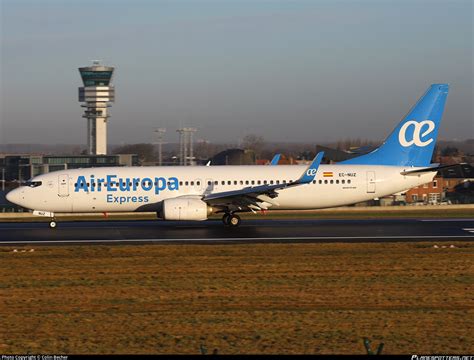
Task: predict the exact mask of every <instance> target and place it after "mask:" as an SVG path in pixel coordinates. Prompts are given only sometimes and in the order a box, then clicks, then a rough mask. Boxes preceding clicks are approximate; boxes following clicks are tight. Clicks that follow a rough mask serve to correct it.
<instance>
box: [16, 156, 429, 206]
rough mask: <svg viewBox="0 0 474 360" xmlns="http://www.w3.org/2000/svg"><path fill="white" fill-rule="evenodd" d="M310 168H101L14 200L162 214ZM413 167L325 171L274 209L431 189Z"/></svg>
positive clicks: (46, 182) (292, 177)
mask: <svg viewBox="0 0 474 360" xmlns="http://www.w3.org/2000/svg"><path fill="white" fill-rule="evenodd" d="M305 169H306V166H296V165H278V166H261V165H260V166H192V167H181V166H179V167H178V166H169V167H168V166H167V167H104V168H87V169H74V170H63V171H57V172H53V173H48V174H43V175H39V176H36V177H35V178H33V179H32V180H31V185H30V186H21V187H19V188H18V189H16V190H14V191H12V192H11V193H9V199H10V200H11V201H12V202H15V203H16V204H18V205H21V206H23V207H25V208H28V209H32V210H39V211H47V212H54V213H61V212H68V213H69V212H73V213H90V212H130V211H134V212H135V211H138V212H139V211H147V212H148V211H159V210H160V208H161V205H162V202H163V201H164V200H166V199H171V198H177V197H183V196H196V197H197V198H199V197H203V196H205V195H208V194H213V193H219V192H225V191H232V190H240V189H244V188H248V187H254V186H259V185H265V184H266V185H274V184H282V183H290V182H293V181H296V180H297V179H298V178H299V177H300V175H301V173H303V172H304V171H305ZM412 169H416V168H410V167H399V166H379V165H337V164H336V165H321V166H320V167H319V170H318V172H317V175H316V177H315V178H314V180H313V181H311V182H310V183H309V184H304V185H299V186H294V187H288V188H284V189H280V190H277V193H278V196H277V197H276V198H275V199H274V200H275V201H274V202H273V203H272V204H271V205H270V209H288V210H291V209H320V208H328V207H336V206H343V205H350V204H355V203H358V202H361V201H366V200H371V199H374V198H379V197H382V196H387V195H391V194H394V193H398V192H401V191H404V190H407V189H410V188H412V187H415V186H419V185H422V184H424V183H427V182H430V181H431V180H432V179H433V177H434V176H435V174H436V172H429V173H420V174H417V175H409V176H406V175H402V174H401V172H402V171H405V170H412Z"/></svg>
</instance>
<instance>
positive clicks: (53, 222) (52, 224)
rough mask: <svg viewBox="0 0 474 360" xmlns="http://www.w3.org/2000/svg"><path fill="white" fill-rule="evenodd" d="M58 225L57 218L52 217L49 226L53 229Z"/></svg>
mask: <svg viewBox="0 0 474 360" xmlns="http://www.w3.org/2000/svg"><path fill="white" fill-rule="evenodd" d="M57 226H58V223H57V222H56V219H54V218H53V219H51V221H50V222H49V227H50V228H51V229H56V227H57Z"/></svg>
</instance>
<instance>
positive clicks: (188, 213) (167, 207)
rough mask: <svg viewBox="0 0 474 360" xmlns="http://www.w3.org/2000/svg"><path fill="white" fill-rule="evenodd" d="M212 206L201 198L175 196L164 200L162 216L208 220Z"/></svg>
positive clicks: (166, 217) (173, 218)
mask: <svg viewBox="0 0 474 360" xmlns="http://www.w3.org/2000/svg"><path fill="white" fill-rule="evenodd" d="M211 212H212V208H211V207H210V206H208V205H207V204H206V203H205V202H204V201H202V200H201V199H193V198H185V197H184V198H183V197H182V198H175V199H166V200H163V208H162V210H161V214H160V215H161V217H162V218H163V219H164V220H198V221H202V220H207V216H208V215H210V214H211Z"/></svg>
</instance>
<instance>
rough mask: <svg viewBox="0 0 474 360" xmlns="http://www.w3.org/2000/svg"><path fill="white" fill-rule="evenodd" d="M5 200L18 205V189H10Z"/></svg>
mask: <svg viewBox="0 0 474 360" xmlns="http://www.w3.org/2000/svg"><path fill="white" fill-rule="evenodd" d="M6 198H7V200H8V201H9V202H11V203H13V204H15V205H19V204H18V202H19V201H20V189H14V190H12V191H10V192H9V193H8V194H7V196H6Z"/></svg>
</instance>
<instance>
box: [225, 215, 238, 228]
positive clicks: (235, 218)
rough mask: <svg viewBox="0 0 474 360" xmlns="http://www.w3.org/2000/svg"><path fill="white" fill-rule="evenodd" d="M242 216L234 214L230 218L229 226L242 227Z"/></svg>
mask: <svg viewBox="0 0 474 360" xmlns="http://www.w3.org/2000/svg"><path fill="white" fill-rule="evenodd" d="M240 222H241V220H240V216H239V215H235V214H232V215H230V216H229V220H228V221H227V223H228V225H229V226H230V227H237V226H239V225H240Z"/></svg>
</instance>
